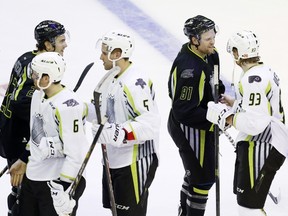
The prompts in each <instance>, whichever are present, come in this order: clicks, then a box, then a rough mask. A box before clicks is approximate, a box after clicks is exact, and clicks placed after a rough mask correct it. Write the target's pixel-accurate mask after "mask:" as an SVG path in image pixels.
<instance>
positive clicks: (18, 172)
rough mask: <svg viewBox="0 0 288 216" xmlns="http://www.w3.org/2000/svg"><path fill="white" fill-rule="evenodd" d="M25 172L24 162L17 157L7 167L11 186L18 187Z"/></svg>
mask: <svg viewBox="0 0 288 216" xmlns="http://www.w3.org/2000/svg"><path fill="white" fill-rule="evenodd" d="M25 172H26V163H24V162H23V161H22V160H20V159H18V160H17V161H16V162H15V163H13V164H12V166H11V167H10V169H9V172H8V173H9V174H10V182H11V185H12V186H15V187H18V186H20V184H21V183H22V180H23V176H24V174H25Z"/></svg>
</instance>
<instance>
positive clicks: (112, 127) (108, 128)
mask: <svg viewBox="0 0 288 216" xmlns="http://www.w3.org/2000/svg"><path fill="white" fill-rule="evenodd" d="M99 127H100V125H99V124H97V123H93V124H92V134H93V136H95V135H96V133H97V131H98V129H99ZM124 139H125V131H124V129H123V127H122V125H120V124H115V123H105V125H104V127H103V130H102V132H101V134H100V136H99V139H98V142H99V143H103V144H110V145H113V146H115V147H121V146H122V145H123V144H124Z"/></svg>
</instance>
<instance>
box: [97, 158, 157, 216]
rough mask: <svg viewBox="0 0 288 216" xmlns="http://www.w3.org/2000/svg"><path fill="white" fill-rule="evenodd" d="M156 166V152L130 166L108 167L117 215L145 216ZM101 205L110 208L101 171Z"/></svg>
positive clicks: (106, 188) (104, 178) (104, 179)
mask: <svg viewBox="0 0 288 216" xmlns="http://www.w3.org/2000/svg"><path fill="white" fill-rule="evenodd" d="M157 166H158V159H157V156H156V154H153V155H150V156H147V157H144V158H142V159H141V160H139V161H137V162H136V163H135V164H132V165H131V166H127V167H124V168H119V169H110V172H111V178H112V184H113V190H114V195H115V202H116V208H117V215H118V216H135V215H137V216H145V215H146V211H147V200H148V195H149V190H148V189H149V187H150V185H151V183H152V181H153V179H154V175H155V172H156V169H157ZM103 171H104V170H103ZM102 183H103V206H104V207H105V208H110V203H109V193H108V187H107V182H106V176H105V172H103V180H102Z"/></svg>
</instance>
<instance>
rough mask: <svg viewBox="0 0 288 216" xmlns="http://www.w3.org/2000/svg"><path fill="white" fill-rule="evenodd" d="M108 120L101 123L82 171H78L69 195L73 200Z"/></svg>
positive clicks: (83, 163)
mask: <svg viewBox="0 0 288 216" xmlns="http://www.w3.org/2000/svg"><path fill="white" fill-rule="evenodd" d="M106 120H107V119H103V121H102V122H101V123H100V127H99V129H98V131H97V133H96V135H95V137H94V139H93V142H92V144H91V146H90V148H89V150H88V151H87V153H86V156H85V159H84V161H83V162H82V165H81V167H80V169H79V171H78V174H77V176H76V177H75V180H74V181H73V183H72V186H71V189H70V191H69V193H68V194H69V196H70V198H72V197H73V196H74V194H75V191H76V188H77V186H78V184H79V182H80V179H81V177H82V175H83V172H84V170H85V168H86V166H87V164H88V161H89V159H90V157H91V154H92V152H93V150H94V148H95V146H96V143H97V141H98V139H99V136H100V134H101V132H102V130H103V127H104V124H105V122H106Z"/></svg>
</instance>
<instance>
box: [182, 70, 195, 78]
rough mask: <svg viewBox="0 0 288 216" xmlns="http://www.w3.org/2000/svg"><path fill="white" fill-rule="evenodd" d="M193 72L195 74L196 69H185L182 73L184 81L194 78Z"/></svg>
mask: <svg viewBox="0 0 288 216" xmlns="http://www.w3.org/2000/svg"><path fill="white" fill-rule="evenodd" d="M193 72H194V69H185V70H184V71H182V73H181V78H184V79H188V78H192V77H193V76H194V75H193Z"/></svg>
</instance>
